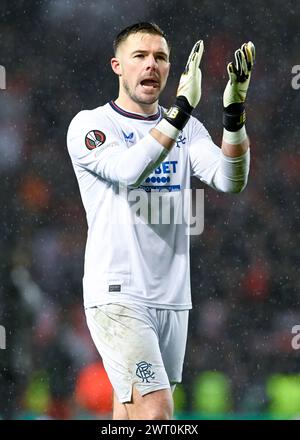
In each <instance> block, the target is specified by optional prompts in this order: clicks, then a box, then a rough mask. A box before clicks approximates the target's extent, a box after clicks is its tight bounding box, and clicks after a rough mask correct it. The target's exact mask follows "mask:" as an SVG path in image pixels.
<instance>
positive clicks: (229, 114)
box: [223, 103, 246, 131]
mask: <svg viewBox="0 0 300 440" xmlns="http://www.w3.org/2000/svg"><path fill="white" fill-rule="evenodd" d="M245 122H246V112H245V106H244V103H236V104H230V105H229V106H228V107H224V111H223V127H224V128H225V129H226V130H227V131H238V130H240V129H241V128H242V127H243V126H244V125H245Z"/></svg>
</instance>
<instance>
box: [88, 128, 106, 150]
mask: <svg viewBox="0 0 300 440" xmlns="http://www.w3.org/2000/svg"><path fill="white" fill-rule="evenodd" d="M105 140H106V136H105V134H104V133H103V132H102V131H100V130H92V131H89V132H88V134H87V135H86V136H85V145H86V147H87V148H88V149H89V150H94V148H97V147H100V146H101V145H102V144H104V142H105Z"/></svg>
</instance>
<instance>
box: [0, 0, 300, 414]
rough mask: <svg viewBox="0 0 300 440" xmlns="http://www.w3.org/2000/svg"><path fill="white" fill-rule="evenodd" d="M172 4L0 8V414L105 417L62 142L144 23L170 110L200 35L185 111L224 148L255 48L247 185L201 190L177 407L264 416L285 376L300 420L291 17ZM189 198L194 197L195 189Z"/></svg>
mask: <svg viewBox="0 0 300 440" xmlns="http://www.w3.org/2000/svg"><path fill="white" fill-rule="evenodd" d="M171 3H172V8H171V9H170V2H168V1H157V2H153V1H148V0H147V1H144V2H138V1H135V0H133V1H121V0H120V1H118V0H114V1H110V2H109V1H108V0H101V1H99V2H98V1H75V0H70V1H68V2H66V1H63V0H54V1H47V0H45V1H43V0H42V1H33V0H31V1H26V2H25V1H10V2H8V1H3V2H1V6H0V10H1V23H0V36H1V48H0V64H1V65H3V66H4V67H5V69H6V76H7V78H6V90H0V182H1V188H0V202H1V211H0V216H1V221H0V325H2V326H4V327H5V329H6V349H5V350H4V349H0V418H1V417H2V418H22V417H30V416H31V415H32V414H38V415H39V416H40V417H49V418H56V417H57V418H80V417H84V416H86V417H92V416H93V415H92V414H95V413H97V414H98V416H99V414H102V416H105V414H107V413H109V411H110V406H109V405H111V403H110V399H107V398H105V399H104V400H103V398H101V396H102V397H103V396H104V395H105V396H108V395H110V392H111V390H110V388H109V384H108V383H107V379H106V377H105V374H104V372H103V371H102V367H101V363H99V362H100V359H99V356H98V354H97V352H96V350H95V348H94V346H93V343H92V341H91V338H90V336H89V333H88V330H87V327H86V324H85V318H84V313H83V305H82V281H81V280H82V273H83V258H84V246H85V239H86V220H85V213H84V211H83V207H82V204H81V200H80V196H79V191H78V187H77V182H76V179H75V176H74V173H73V170H72V167H71V162H70V159H69V157H68V154H67V150H66V130H67V127H68V124H69V122H70V120H71V119H72V117H73V116H74V115H75V114H76V113H77V112H78V111H80V110H81V109H90V108H94V107H97V106H99V105H102V104H104V103H106V102H107V101H108V100H111V99H115V98H116V97H117V80H116V78H114V76H113V74H112V72H111V70H110V66H109V60H110V57H111V56H112V41H113V39H114V37H115V35H116V33H117V32H118V31H120V30H121V29H122V28H123V27H125V26H127V25H129V24H131V23H134V22H136V21H154V22H156V23H157V24H158V25H160V26H161V27H162V28H163V29H164V30H165V31H166V33H167V34H168V35H169V38H170V41H171V45H172V53H171V62H172V73H171V75H170V79H169V82H168V86H167V89H166V91H165V92H164V93H163V96H162V101H161V103H162V104H163V105H164V106H166V107H167V106H169V105H170V104H171V103H172V99H173V97H174V94H175V90H176V86H177V82H178V78H179V75H180V73H181V70H182V68H183V66H184V64H185V61H186V57H187V55H188V54H189V51H190V48H191V47H192V45H193V44H194V41H196V40H197V39H199V38H203V40H204V44H205V53H204V57H203V95H202V99H201V102H200V105H199V107H198V109H197V110H196V112H195V115H196V116H197V117H198V118H199V119H200V120H201V121H202V122H203V123H204V124H205V126H206V128H207V129H208V130H209V132H210V134H211V135H212V137H213V139H214V140H215V142H216V143H217V144H219V145H220V142H221V136H222V99H221V98H222V93H223V90H224V87H225V84H226V81H227V77H226V63H227V62H229V61H230V60H231V59H232V54H233V51H234V50H235V49H236V48H237V47H238V46H239V45H241V44H242V43H243V42H244V41H248V40H252V41H253V42H254V43H255V45H256V47H257V62H256V65H255V69H254V74H253V78H252V83H251V87H250V91H249V96H248V102H247V129H248V132H249V136H250V139H251V156H252V162H251V172H250V177H249V183H248V186H247V188H246V189H245V191H244V192H243V193H241V194H239V195H228V194H220V193H216V192H214V191H213V190H211V189H209V188H207V187H205V225H204V231H203V233H202V234H201V235H200V236H192V237H191V274H192V295H193V303H194V309H193V311H192V312H191V318H190V327H189V340H188V346H187V353H186V362H185V369H184V376H183V384H182V386H181V387H179V388H178V396H179V397H178V398H177V399H178V402H179V403H178V405H179V406H178V407H180V410H181V411H183V412H187V413H190V414H191V413H192V412H195V411H200V412H201V411H202V412H205V411H206V412H209V411H210V412H212V413H214V412H217V410H218V408H219V410H220V411H221V412H235V413H257V414H258V413H260V414H263V413H270V411H272V408H273V410H274V405H275V403H276V402H275V403H274V399H275V400H276V398H279V397H278V396H280V391H279V388H280V386H279V385H278V383H279V382H280V381H279V379H280V378H285V379H288V378H290V379H291V380H294V382H293V383H294V385H293V386H291V389H293V390H296V389H297V390H298V394H297V393H296V397H295V399H294V401H293V402H294V410H295V413H297V412H298V413H299V414H300V397H299V396H300V388H299V387H300V385H299V380H298V382H297V380H296V379H297V377H298V376H297V375H298V373H299V371H298V370H299V360H300V350H298V351H297V350H295V349H293V347H292V344H291V340H292V337H293V334H292V328H293V326H295V325H300V308H299V302H300V276H299V267H300V264H299V260H300V253H299V180H300V173H299V169H300V156H299V151H300V149H299V139H300V136H299V134H300V133H299V132H300V129H299V101H300V92H299V91H295V90H293V89H292V87H291V79H292V75H291V69H292V66H293V65H295V64H300V58H299V51H298V48H299V39H300V38H299V30H298V28H299V26H298V17H299V14H300V7H299V5H298V6H296V2H291V1H287V2H285V6H284V10H283V7H282V2H272V4H271V3H270V6H267V5H266V2H258V1H254V2H251V7H250V5H249V4H248V3H241V4H239V6H238V9H237V8H236V7H235V6H233V5H230V4H229V3H228V2H223V1H215V2H209V1H201V2H198V1H195V0H186V1H185V2H184V5H182V2H180V1H179V0H175V1H172V2H171ZM254 5H255V7H254ZM133 6H134V7H133ZM295 8H296V10H295ZM172 11H173V12H172ZM175 11H177V13H175ZM179 12H180V13H179ZM283 15H284V17H285V18H284V20H283V19H282V17H283ZM297 57H298V58H297ZM193 187H194V188H204V186H203V185H202V184H201V183H200V182H198V181H196V180H194V181H193ZM85 374H88V375H89V378H88V379H85V376H84V377H83V375H85ZM214 374H215V376H214ZM216 375H221V376H216ZM98 377H100V378H102V380H103V383H102V385H101V386H102V388H101V387H100V391H99V393H98V395H97V396H96V397H95V396H94V395H93V396H92V397H91V396H90V393H91V388H92V389H94V386H92V385H91V384H90V382H89V381H90V380H92V383H93V384H94V383H95V382H97V381H98V379H97V378H98ZM93 378H94V379H93ZM103 378H104V379H103ZM276 380H277V382H276ZM85 381H87V382H85ZM98 382H101V380H99V381H98ZM274 384H275V385H274ZM276 384H277V388H276ZM280 384H281V385H282V383H281V382H280ZM196 385H197V386H196ZM274 387H275V388H274ZM101 390H102V391H101ZM204 390H206V391H205V392H206V393H210V392H211V393H215V394H218V393H219V394H218V395H219V396H220V395H223V403H224V402H225V403H226V404H224V405H223V406H222V405H219V406H218V404H217V403H216V406H213V405H212V406H211V407H210V406H209V405H208V403H207V402H208V401H209V398H207V399H201V397H200V398H198V397H197V396H196V394H195V393H196V392H197V393H198V392H199V393H200V394H199V395H200V396H201V393H204ZM209 390H211V391H209ZM270 390H271V391H270ZM220 393H221V394H220ZM222 393H223V394H222ZM281 394H284V393H281ZM202 395H206V394H202ZM274 396H277V397H274ZM297 396H298V397H297ZM297 399H298V400H297ZM101 402H102V403H103V405H102V403H101ZM108 402H109V404H108ZM297 402H298V403H297ZM272 405H273V406H272ZM297 405H298V406H297ZM275 408H276V405H275ZM277 410H278V408H277ZM274 411H276V410H274ZM278 411H279V410H278ZM288 411H289V410H287V412H286V414H290V413H288Z"/></svg>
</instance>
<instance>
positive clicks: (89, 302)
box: [67, 101, 226, 310]
mask: <svg viewBox="0 0 300 440" xmlns="http://www.w3.org/2000/svg"><path fill="white" fill-rule="evenodd" d="M162 111H163V109H162V108H161V107H159V110H158V112H157V113H156V114H154V115H152V116H143V115H140V114H135V113H130V112H128V111H125V110H123V109H121V108H120V107H118V106H117V105H116V103H114V102H113V101H112V102H110V103H107V104H106V105H104V106H101V107H98V108H96V109H94V110H84V111H81V112H79V113H78V114H77V115H76V116H75V117H74V119H73V120H72V121H71V124H70V126H69V129H68V134H67V144H68V151H69V154H70V157H71V160H72V164H73V167H74V171H75V174H76V177H77V180H78V184H79V189H80V193H81V198H82V202H83V205H84V208H85V211H86V216H87V224H88V236H87V244H86V251H85V264H84V277H83V292H84V305H85V307H92V306H95V305H100V304H105V303H113V302H124V303H125V302H127V303H128V302H129V303H141V304H145V305H147V306H150V307H155V308H165V309H166V308H167V309H177V310H183V309H189V308H191V292H190V269H189V266H190V263H189V233H188V227H189V225H188V223H189V221H188V217H187V216H186V215H183V209H187V206H186V203H187V202H188V197H187V196H188V191H186V190H189V189H190V177H191V175H196V176H197V177H198V178H199V179H200V180H202V181H203V182H205V183H207V184H208V185H210V186H212V187H214V188H215V189H221V190H223V189H222V188H218V183H217V179H216V176H217V174H218V172H219V171H220V163H221V160H220V158H221V149H220V148H219V147H217V146H216V145H215V144H214V143H213V142H212V140H211V138H210V136H209V134H208V132H207V130H206V129H205V128H204V126H203V125H202V124H201V123H200V122H199V121H198V120H197V119H195V118H193V117H191V118H190V120H189V122H188V123H187V125H186V127H185V128H184V130H183V131H182V132H181V134H180V135H179V137H178V138H177V141H176V143H175V145H174V147H173V149H172V150H171V151H170V152H167V150H165V149H164V148H163V147H162V146H161V145H160V144H159V143H158V142H157V141H156V140H155V139H154V138H152V136H150V135H149V134H148V133H149V130H150V129H151V128H153V127H155V126H156V124H157V123H158V122H159V120H160V119H161V117H162ZM147 135H148V136H147ZM146 144H147V145H146ZM149 145H150V147H151V148H149ZM145 146H146V147H147V148H148V151H152V148H153V151H154V150H155V149H157V152H156V153H155V154H156V159H157V158H158V162H157V163H155V168H154V169H153V170H152V172H151V174H150V175H149V171H148V172H147V169H148V168H147V167H148V166H149V163H150V165H151V160H154V159H153V158H152V159H151V157H150V159H149V157H148V156H149V155H150V156H151V153H149V154H148V155H147V153H144V147H145ZM130 149H132V150H131V151H132V152H136V154H134V155H132V156H130V155H129V154H127V152H128V150H130ZM145 151H146V150H145ZM140 152H143V154H142V155H141V156H139V154H140ZM128 153H130V152H128ZM139 167H141V170H142V171H143V170H144V169H145V170H146V174H145V175H143V172H141V173H139V175H140V176H142V180H140V181H139V182H138V185H136V184H133V183H132V182H131V183H130V182H129V185H127V186H126V184H125V183H126V182H124V177H123V176H130V175H131V174H132V175H133V176H134V175H135V170H136V169H138V168H139ZM219 174H220V173H219ZM221 174H222V173H221ZM129 180H130V179H129ZM225 191H226V188H225ZM152 196H153V197H152ZM183 201H184V204H185V206H184V208H183V209H182V207H183ZM138 207H139V209H137V208H138ZM164 208H169V212H170V214H169V216H168V212H164ZM167 211H168V209H167Z"/></svg>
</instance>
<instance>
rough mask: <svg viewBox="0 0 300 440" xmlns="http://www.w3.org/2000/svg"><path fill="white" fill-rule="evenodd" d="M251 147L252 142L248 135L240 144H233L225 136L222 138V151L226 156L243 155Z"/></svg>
mask: <svg viewBox="0 0 300 440" xmlns="http://www.w3.org/2000/svg"><path fill="white" fill-rule="evenodd" d="M249 147H250V142H249V138H248V136H247V137H246V139H244V140H243V141H241V142H240V143H238V144H231V143H229V142H226V140H225V139H224V138H223V140H222V151H223V153H224V154H225V156H229V157H238V156H242V155H243V154H245V153H246V151H247V150H248V148H249Z"/></svg>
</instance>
